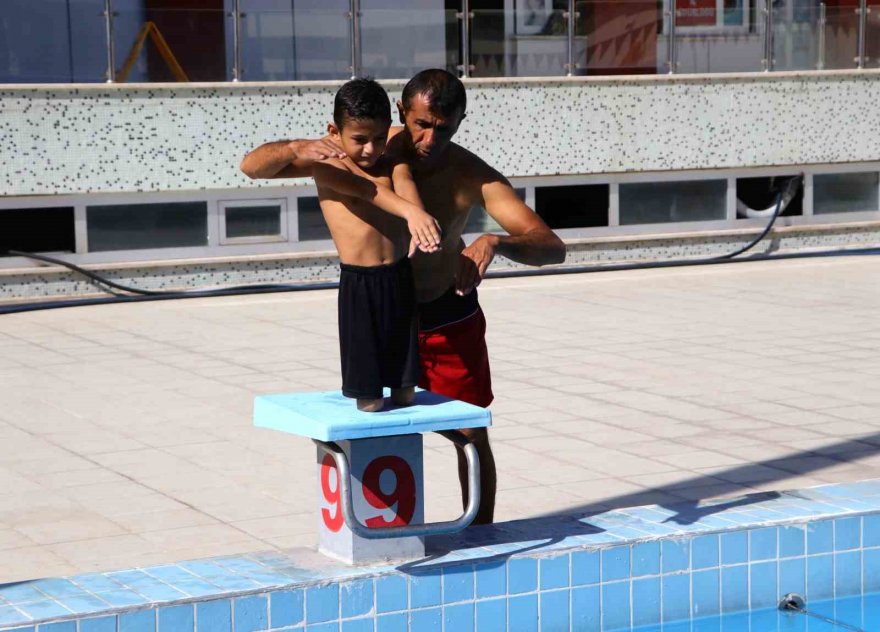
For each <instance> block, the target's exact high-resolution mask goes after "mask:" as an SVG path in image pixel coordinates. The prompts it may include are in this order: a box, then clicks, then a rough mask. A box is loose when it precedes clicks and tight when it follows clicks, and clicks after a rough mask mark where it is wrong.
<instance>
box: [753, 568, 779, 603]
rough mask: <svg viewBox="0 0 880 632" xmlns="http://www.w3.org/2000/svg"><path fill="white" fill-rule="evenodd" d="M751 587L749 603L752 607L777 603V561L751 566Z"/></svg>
mask: <svg viewBox="0 0 880 632" xmlns="http://www.w3.org/2000/svg"><path fill="white" fill-rule="evenodd" d="M749 573H750V575H751V589H750V595H749V605H750V606H751V607H752V608H772V607H773V606H775V605H776V604H777V601H778V599H779V596H778V595H777V594H776V561H775V560H774V561H772V562H758V563H757V564H752V565H751V566H750V568H749Z"/></svg>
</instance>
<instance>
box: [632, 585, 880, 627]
mask: <svg viewBox="0 0 880 632" xmlns="http://www.w3.org/2000/svg"><path fill="white" fill-rule="evenodd" d="M805 610H806V611H807V612H808V613H811V614H813V615H818V617H822V618H821V619H820V618H818V617H817V616H809V615H806V614H801V613H798V612H790V611H789V612H781V611H779V610H778V609H776V608H773V609H767V610H753V611H751V612H737V613H731V614H724V615H721V616H717V617H705V618H698V619H689V620H685V621H674V622H672V623H664V624H662V625H652V626H647V627H640V628H634V629H633V632H853V631H854V630H860V631H862V632H880V593H871V594H865V595H854V596H851V597H839V598H837V599H828V600H825V601H815V602H813V603H807V604H806V606H805ZM824 619H829V620H832V621H836V622H837V623H836V624H835V623H831V622H829V621H826V620H824Z"/></svg>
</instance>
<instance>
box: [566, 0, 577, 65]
mask: <svg viewBox="0 0 880 632" xmlns="http://www.w3.org/2000/svg"><path fill="white" fill-rule="evenodd" d="M574 3H575V0H568V11H566V12H565V15H564V17H565V19H566V20H567V21H568V23H567V28H566V38H567V41H568V63H567V64H565V75H566V76H567V77H571V76H572V75H574V70H575V66H576V64H575V62H574V26H575V22H574V21H575V19H576V18H577V14H576V13H575V11H574Z"/></svg>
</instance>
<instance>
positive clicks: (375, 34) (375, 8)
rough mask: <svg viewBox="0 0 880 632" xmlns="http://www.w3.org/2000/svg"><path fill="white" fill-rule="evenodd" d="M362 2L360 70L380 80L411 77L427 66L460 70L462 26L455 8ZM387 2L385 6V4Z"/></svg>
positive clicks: (451, 70)
mask: <svg viewBox="0 0 880 632" xmlns="http://www.w3.org/2000/svg"><path fill="white" fill-rule="evenodd" d="M394 4H396V3H394V2H390V0H386V1H384V2H383V1H381V0H362V1H361V69H362V74H363V75H368V76H372V77H375V78H377V79H409V78H410V77H411V76H413V75H414V74H415V73H417V72H419V71H420V70H424V69H425V68H445V69H447V70H449V71H450V72H453V73H455V72H457V67H458V65H459V64H460V63H461V62H460V53H459V42H460V41H461V30H460V29H461V26H460V22H459V20H458V18H457V12H456V11H446V10H444V9H442V8H436V9H435V8H423V9H421V8H412V6H411V4H410V5H407V6H406V7H404V6H403V5H400V6H399V7H398V8H393V7H390V8H389V7H388V5H394ZM383 5H385V6H383Z"/></svg>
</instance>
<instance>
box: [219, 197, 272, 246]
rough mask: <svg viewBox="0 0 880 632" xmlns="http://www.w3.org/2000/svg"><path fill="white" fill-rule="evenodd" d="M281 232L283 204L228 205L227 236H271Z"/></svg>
mask: <svg viewBox="0 0 880 632" xmlns="http://www.w3.org/2000/svg"><path fill="white" fill-rule="evenodd" d="M280 234H281V205H277V206H227V207H226V238H227V239H237V238H240V237H271V236H275V235H280Z"/></svg>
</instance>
